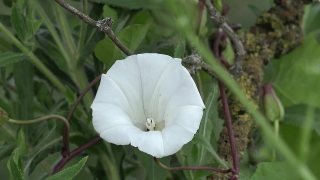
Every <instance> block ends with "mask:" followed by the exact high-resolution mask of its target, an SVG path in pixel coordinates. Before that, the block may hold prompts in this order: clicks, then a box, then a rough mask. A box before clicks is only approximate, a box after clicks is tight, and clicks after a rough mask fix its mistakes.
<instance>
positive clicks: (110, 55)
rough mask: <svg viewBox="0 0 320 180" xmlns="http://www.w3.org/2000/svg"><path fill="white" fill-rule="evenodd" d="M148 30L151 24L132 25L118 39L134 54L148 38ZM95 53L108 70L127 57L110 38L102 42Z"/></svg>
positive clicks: (118, 34)
mask: <svg viewBox="0 0 320 180" xmlns="http://www.w3.org/2000/svg"><path fill="white" fill-rule="evenodd" d="M148 28H149V24H147V25H132V26H129V27H126V28H125V29H123V30H122V31H120V32H119V33H117V37H118V38H119V40H120V41H121V42H122V43H123V44H124V45H125V46H126V47H127V48H129V49H130V50H131V51H132V52H134V51H135V50H136V49H137V48H138V46H139V44H140V43H141V42H142V40H143V39H144V37H145V36H146V34H147V31H148ZM94 53H95V55H96V57H97V58H98V59H99V60H100V61H102V62H104V63H105V64H106V66H107V68H109V67H111V65H112V64H113V63H114V62H115V61H116V60H120V59H123V58H124V57H126V55H125V54H123V53H122V52H121V50H120V49H119V48H118V47H117V46H116V45H115V44H114V43H113V42H112V41H111V40H110V39H109V38H106V39H104V40H102V41H100V42H99V43H98V44H97V46H96V47H95V48H94Z"/></svg>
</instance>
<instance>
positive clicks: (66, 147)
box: [63, 75, 101, 154]
mask: <svg viewBox="0 0 320 180" xmlns="http://www.w3.org/2000/svg"><path fill="white" fill-rule="evenodd" d="M100 79H101V75H99V76H97V77H96V78H95V79H94V80H93V81H92V82H91V83H90V84H89V85H88V86H87V87H86V88H85V89H84V90H83V92H82V93H81V94H80V96H79V97H78V99H77V100H76V101H75V102H74V104H73V105H72V107H71V109H70V111H69V113H68V116H67V120H68V121H70V120H71V117H72V115H73V112H74V111H75V110H76V108H77V106H78V104H79V103H80V102H81V100H82V98H83V97H84V96H85V94H86V93H87V92H88V91H89V90H90V89H91V88H92V86H94V85H95V84H96V83H97V82H98V81H99V80H100ZM67 137H68V131H67V127H64V128H63V144H64V148H63V150H64V151H66V152H65V153H67V154H68V153H69V152H70V142H69V139H68V138H67Z"/></svg>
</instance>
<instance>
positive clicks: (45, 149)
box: [24, 120, 62, 176]
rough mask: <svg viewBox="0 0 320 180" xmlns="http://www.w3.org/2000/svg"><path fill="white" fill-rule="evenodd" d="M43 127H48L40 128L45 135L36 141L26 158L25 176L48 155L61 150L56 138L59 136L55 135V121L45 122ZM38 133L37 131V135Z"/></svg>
mask: <svg viewBox="0 0 320 180" xmlns="http://www.w3.org/2000/svg"><path fill="white" fill-rule="evenodd" d="M44 125H45V126H48V127H47V128H45V127H42V128H41V129H44V130H45V131H46V132H44V133H45V134H44V133H42V134H43V137H42V138H41V139H39V140H38V141H37V145H36V146H34V147H33V148H32V150H31V151H30V152H29V153H28V154H27V156H26V159H27V161H26V165H25V170H24V171H25V176H28V175H29V174H31V173H32V172H33V170H34V169H35V167H36V166H37V165H38V164H39V163H40V162H41V161H42V160H43V159H45V158H46V157H48V155H49V154H53V153H55V152H58V151H59V150H61V148H62V144H61V138H56V137H58V135H59V134H57V133H56V121H54V120H50V121H46V122H44ZM39 133H40V132H39V131H38V132H37V134H39Z"/></svg>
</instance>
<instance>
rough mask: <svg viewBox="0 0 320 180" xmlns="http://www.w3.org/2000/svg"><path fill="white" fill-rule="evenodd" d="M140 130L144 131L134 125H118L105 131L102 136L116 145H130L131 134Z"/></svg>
mask: <svg viewBox="0 0 320 180" xmlns="http://www.w3.org/2000/svg"><path fill="white" fill-rule="evenodd" d="M140 132H142V131H141V130H140V129H139V128H137V127H135V126H133V125H117V126H113V127H111V128H108V129H106V130H105V131H103V132H102V133H101V134H100V137H101V138H102V139H104V140H106V141H108V142H110V143H113V144H116V145H128V144H130V142H131V140H130V138H131V136H132V135H135V134H139V133H140Z"/></svg>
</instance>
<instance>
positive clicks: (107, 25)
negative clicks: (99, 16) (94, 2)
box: [54, 0, 133, 56]
mask: <svg viewBox="0 0 320 180" xmlns="http://www.w3.org/2000/svg"><path fill="white" fill-rule="evenodd" d="M54 1H56V2H57V3H58V4H59V5H60V6H62V7H63V8H65V9H66V10H67V11H69V12H71V13H72V14H74V15H76V16H78V17H79V18H80V19H81V20H82V21H83V22H85V23H87V24H89V25H92V26H95V27H96V28H97V30H99V31H101V32H104V33H106V34H107V36H108V37H109V38H110V39H111V40H112V41H113V42H114V43H115V44H116V45H117V46H118V48H119V49H120V50H121V51H122V52H124V53H125V54H126V55H128V56H129V55H133V53H132V52H131V51H130V50H129V49H128V48H127V47H125V46H124V45H123V44H122V43H121V42H120V41H119V39H118V38H117V37H116V35H115V34H114V32H113V31H112V29H111V26H112V24H113V20H112V19H111V18H105V19H103V20H99V21H95V20H93V19H91V18H90V17H89V16H87V15H86V14H84V13H82V12H81V11H79V10H78V9H76V8H74V7H73V6H71V5H70V4H68V3H67V2H66V1H64V0H54Z"/></svg>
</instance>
